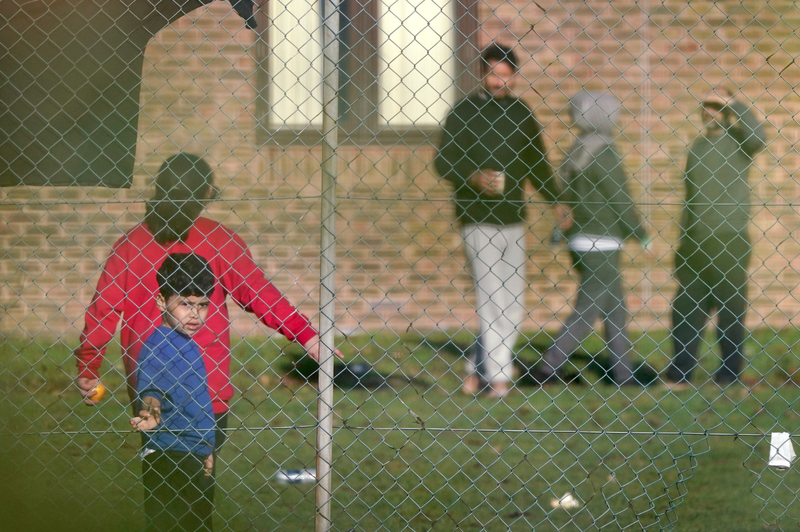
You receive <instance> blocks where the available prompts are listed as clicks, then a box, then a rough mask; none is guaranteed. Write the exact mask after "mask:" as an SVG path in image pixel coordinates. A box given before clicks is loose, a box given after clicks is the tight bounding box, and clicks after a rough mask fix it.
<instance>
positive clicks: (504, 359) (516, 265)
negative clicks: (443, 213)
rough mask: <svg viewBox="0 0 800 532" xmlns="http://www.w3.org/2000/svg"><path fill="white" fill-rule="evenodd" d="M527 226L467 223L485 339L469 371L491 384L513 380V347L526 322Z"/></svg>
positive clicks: (480, 341)
mask: <svg viewBox="0 0 800 532" xmlns="http://www.w3.org/2000/svg"><path fill="white" fill-rule="evenodd" d="M525 231H526V227H525V226H524V225H523V224H514V225H510V226H496V225H489V224H467V225H465V226H464V228H463V233H464V243H465V245H466V249H467V257H468V258H469V264H470V271H471V272H472V277H473V278H474V280H475V291H476V294H477V297H476V302H477V308H476V310H477V313H478V319H479V321H480V336H479V338H478V344H477V346H476V349H474V350H473V352H472V354H471V355H470V357H469V359H468V362H467V370H468V371H470V372H472V373H475V372H477V373H478V375H480V377H481V378H482V379H483V380H484V381H485V382H488V383H502V382H508V381H510V380H511V378H512V376H513V361H512V358H513V353H514V351H513V349H514V344H515V343H516V341H517V338H518V337H519V326H520V325H521V324H522V321H523V320H524V318H525V290H526V288H527V286H528V284H527V281H526V280H525V263H526V262H527V260H528V254H527V251H526V249H525Z"/></svg>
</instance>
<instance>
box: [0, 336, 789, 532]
mask: <svg viewBox="0 0 800 532" xmlns="http://www.w3.org/2000/svg"><path fill="white" fill-rule="evenodd" d="M472 341H473V338H472V336H471V335H469V334H468V333H465V332H462V333H459V334H456V335H453V336H452V337H451V336H447V335H445V334H444V333H441V332H439V333H433V334H430V335H427V336H421V335H417V334H402V335H397V334H394V333H391V332H381V333H380V334H376V335H375V336H371V337H369V336H359V337H355V338H349V339H347V340H342V341H341V343H340V345H341V348H342V350H343V351H344V352H345V353H346V355H347V356H348V358H349V359H350V360H355V359H364V360H366V361H369V362H370V363H372V364H373V366H374V367H375V369H376V370H377V371H379V372H380V373H381V374H383V375H384V376H386V378H387V385H386V386H384V387H381V388H379V389H377V390H373V391H368V390H364V389H352V390H349V391H347V392H346V393H345V392H342V391H340V390H337V391H336V393H335V401H336V406H335V420H334V424H335V425H336V427H337V428H336V432H335V437H334V464H333V471H334V473H333V475H334V476H333V507H332V515H333V527H334V530H351V529H354V530H363V531H378V530H386V531H401V530H414V531H416V530H437V531H445V530H448V531H449V530H465V531H467V530H469V531H473V530H474V531H479V530H498V531H500V530H504V531H505V530H510V531H529V530H537V531H555V530H600V529H603V530H619V529H625V530H642V529H644V530H660V529H669V527H670V526H671V524H674V529H675V530H680V531H693V530H703V531H714V530H719V531H723V530H724V531H751V530H763V529H764V527H765V526H767V528H769V529H777V528H778V527H783V528H786V529H788V528H792V529H794V528H796V527H797V523H798V518H799V517H800V515H798V512H800V506H798V503H797V502H796V501H795V497H796V495H797V494H798V493H800V479H798V478H797V475H796V473H795V471H794V470H789V471H787V472H784V473H777V472H775V471H772V470H770V469H768V468H767V467H766V463H765V458H766V456H767V452H768V443H767V439H766V438H764V437H754V436H750V434H761V433H769V432H772V431H777V430H780V431H788V432H793V433H796V432H800V430H798V429H799V428H800V417H799V416H798V414H797V413H796V410H797V404H798V400H800V388H798V387H797V386H796V385H795V384H794V379H795V377H796V374H795V372H796V371H797V368H798V367H800V358H799V357H798V355H800V353H798V349H797V343H798V341H800V332H798V331H797V330H795V329H786V330H782V331H771V330H767V329H761V330H757V331H755V332H754V334H753V336H752V339H751V341H750V342H749V344H748V351H749V353H750V355H749V358H750V367H749V369H748V371H747V373H746V374H745V377H744V378H745V380H746V381H747V382H748V383H750V385H751V387H750V391H748V390H746V389H745V388H742V387H733V388H730V389H728V390H726V391H722V390H719V389H718V388H717V387H716V386H715V385H714V384H713V383H711V382H710V381H709V380H708V375H709V374H711V373H713V370H714V368H715V367H716V366H717V365H718V363H719V360H718V357H717V356H716V355H714V354H713V353H703V354H702V355H703V356H702V359H701V368H702V369H701V371H698V375H697V376H696V377H697V378H696V381H695V385H696V386H697V391H696V392H694V391H689V392H680V393H678V394H675V393H672V392H669V391H667V390H665V389H663V388H659V387H653V388H649V389H647V390H644V391H642V390H638V391H636V390H634V391H624V392H621V391H620V390H619V389H617V388H615V387H612V386H609V385H605V384H603V383H602V382H601V381H600V380H599V377H598V375H597V374H596V372H593V371H592V370H591V368H589V367H588V366H587V367H581V366H585V365H586V363H587V360H588V357H586V356H578V357H576V365H577V366H579V368H578V369H579V370H581V372H582V375H583V376H584V378H585V379H586V380H587V381H588V382H587V383H586V384H584V385H581V386H571V387H565V386H556V387H552V388H546V389H544V390H542V389H538V388H533V387H520V388H519V389H518V391H517V392H515V393H513V394H512V395H510V396H509V397H508V398H507V399H506V400H505V401H502V402H497V401H493V400H489V399H486V398H478V399H475V398H472V397H468V396H466V395H463V394H461V393H459V392H458V390H459V384H460V378H459V375H460V374H461V372H462V371H463V363H462V360H461V358H462V355H461V352H462V351H463V350H466V349H468V346H469V345H470V344H471V342H472ZM549 341H550V340H549V338H548V337H547V335H546V334H544V333H542V334H538V335H535V336H531V337H529V338H526V339H525V341H523V342H522V343H521V345H520V346H519V347H520V349H519V352H518V358H519V359H520V360H522V361H523V362H524V363H525V364H526V365H530V364H533V363H534V362H535V361H536V360H538V357H539V352H540V351H541V349H542V347H543V346H546V345H548V343H549ZM600 347H601V344H600V343H599V341H598V339H597V338H590V339H589V340H588V341H587V342H586V343H585V344H584V346H583V349H582V351H583V352H586V353H597V352H598V351H600ZM635 349H636V352H637V353H638V355H639V357H641V358H642V359H644V360H645V361H646V362H647V363H648V364H649V365H651V366H652V367H654V368H655V369H657V370H659V371H660V370H663V368H664V367H665V365H666V363H667V361H668V358H667V355H668V354H669V352H670V349H669V346H668V342H667V338H666V335H665V333H663V332H655V333H651V334H649V335H642V336H640V337H638V338H635ZM281 355H283V356H281ZM299 356H300V351H299V350H298V349H297V348H296V347H295V346H285V345H284V344H283V343H275V342H273V341H271V340H263V339H249V340H245V341H241V342H239V343H237V344H236V346H235V348H234V360H235V361H234V365H233V368H232V373H233V375H234V377H233V382H234V384H235V386H236V388H237V390H238V393H237V395H236V397H235V400H234V403H233V407H232V412H233V418H232V419H231V428H232V429H233V430H231V433H230V440H229V442H228V443H226V445H225V447H224V448H223V449H222V451H221V453H220V458H221V471H220V472H219V474H218V485H219V490H218V493H217V520H216V528H217V530H235V531H240V530H242V531H245V530H259V531H260V530H289V531H301V530H313V529H314V487H313V485H290V486H284V485H280V484H277V483H276V482H274V481H273V480H272V477H273V475H274V474H275V472H276V471H277V470H278V469H281V468H293V469H294V468H302V467H314V465H315V462H314V460H315V453H314V438H315V431H314V423H315V412H316V405H315V400H316V390H315V389H314V388H313V387H311V386H308V385H303V384H302V383H301V382H299V381H296V380H288V381H287V380H286V379H284V378H283V377H284V376H285V375H286V374H292V361H293V360H296V359H297V358H299ZM108 358H109V360H110V361H112V362H113V364H112V365H110V366H109V365H108V364H106V365H105V366H104V371H105V374H104V382H105V383H106V385H107V387H109V388H110V389H111V390H112V391H113V392H114V393H113V396H112V397H111V398H109V399H107V400H105V401H104V402H103V403H102V405H101V406H100V407H99V408H89V407H85V406H83V405H82V403H81V402H80V400H79V397H78V393H77V391H76V390H74V389H73V388H72V387H71V379H72V376H73V375H74V363H73V360H72V357H71V346H69V345H65V344H63V343H60V342H55V343H52V344H51V343H50V342H47V341H41V340H38V341H37V340H36V339H34V340H30V341H25V342H23V341H17V340H7V341H6V342H5V343H4V344H2V345H1V346H0V394H2V395H0V429H1V430H0V452H2V453H3V454H4V456H0V463H2V464H3V465H2V467H0V485H2V486H3V487H2V488H0V505H5V506H6V508H2V509H0V514H4V515H12V516H13V518H12V520H11V521H10V523H8V522H6V525H7V526H11V528H10V530H25V531H30V530H40V529H41V530H61V529H63V530H73V529H78V528H80V529H81V530H101V529H102V530H138V529H140V528H141V524H142V516H141V513H140V512H141V511H140V507H139V506H140V502H141V487H140V483H139V478H138V475H139V462H138V459H137V450H138V445H139V437H138V435H136V434H133V433H131V432H130V431H129V430H128V427H127V419H128V416H129V408H128V406H127V395H126V392H125V390H124V387H123V379H122V376H121V364H120V362H119V354H118V351H117V352H115V353H109V357H108ZM566 492H571V493H574V494H575V495H576V496H577V497H578V498H579V499H580V500H581V501H583V503H584V504H583V506H582V508H581V509H579V510H575V511H571V512H567V511H565V510H562V509H553V508H552V507H551V504H550V503H551V501H552V500H553V499H554V498H558V497H560V496H562V495H563V494H564V493H566ZM6 510H8V512H6ZM3 529H4V530H6V528H3Z"/></svg>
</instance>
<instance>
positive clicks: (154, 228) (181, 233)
mask: <svg viewBox="0 0 800 532" xmlns="http://www.w3.org/2000/svg"><path fill="white" fill-rule="evenodd" d="M155 185H156V192H155V195H154V196H153V199H151V200H149V201H148V202H147V209H146V212H145V215H144V224H145V225H146V226H147V228H148V229H149V230H150V232H151V233H153V236H154V237H155V240H156V242H158V243H159V244H162V245H166V244H171V243H173V242H177V241H179V240H180V241H186V239H187V238H188V237H189V230H190V229H191V228H192V225H194V222H195V220H196V219H197V217H198V216H200V213H201V212H202V211H203V208H204V207H205V204H206V203H208V202H210V201H212V200H214V199H215V198H216V196H217V195H218V191H217V189H216V188H215V187H214V172H213V171H212V170H211V166H209V164H208V163H207V162H206V161H205V160H204V159H203V158H202V157H199V156H197V155H193V154H191V153H184V152H181V153H178V154H177V155H173V156H172V157H170V158H169V159H167V160H166V161H164V163H163V164H162V165H161V168H160V169H159V170H158V175H157V176H156V183H155Z"/></svg>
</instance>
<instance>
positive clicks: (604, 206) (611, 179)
mask: <svg viewBox="0 0 800 532" xmlns="http://www.w3.org/2000/svg"><path fill="white" fill-rule="evenodd" d="M564 177H565V178H566V179H565V181H566V184H565V188H564V200H565V201H564V204H565V205H566V206H568V207H569V208H570V211H571V213H572V220H573V224H572V226H571V227H570V228H569V230H568V231H567V236H568V237H571V236H574V235H579V234H581V235H593V236H612V237H616V238H619V239H620V240H625V239H627V238H634V237H635V238H637V239H638V240H640V241H644V240H645V239H646V238H647V233H646V231H645V228H644V226H643V225H642V218H641V216H640V214H639V210H638V209H637V208H636V206H635V205H634V203H633V200H632V199H631V196H630V194H629V193H628V177H627V175H626V173H625V171H624V169H623V163H622V160H621V159H620V157H619V155H617V152H616V150H615V149H614V147H613V146H610V145H609V146H607V147H606V148H605V149H603V150H602V151H600V152H599V153H597V154H596V155H595V156H594V158H593V160H592V162H591V163H589V165H588V166H587V167H586V168H584V169H583V171H580V172H577V173H575V174H573V175H569V176H564Z"/></svg>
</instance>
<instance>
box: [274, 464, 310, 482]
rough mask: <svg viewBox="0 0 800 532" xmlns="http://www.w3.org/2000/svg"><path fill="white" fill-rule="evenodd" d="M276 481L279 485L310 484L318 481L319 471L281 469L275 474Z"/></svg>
mask: <svg viewBox="0 0 800 532" xmlns="http://www.w3.org/2000/svg"><path fill="white" fill-rule="evenodd" d="M275 480H276V481H278V483H279V484H308V483H311V482H316V481H317V470H316V469H314V468H311V469H281V470H280V471H278V472H277V473H275Z"/></svg>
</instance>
